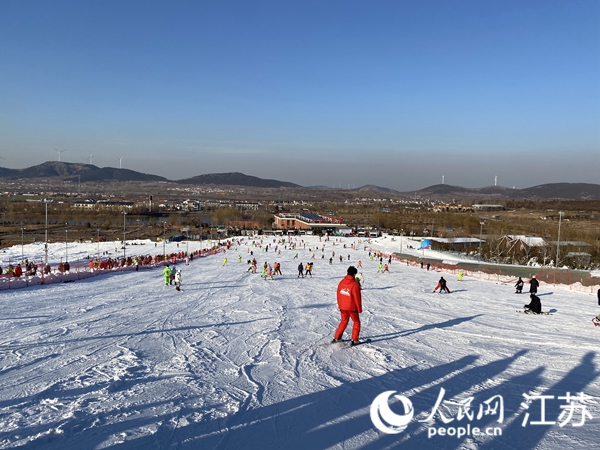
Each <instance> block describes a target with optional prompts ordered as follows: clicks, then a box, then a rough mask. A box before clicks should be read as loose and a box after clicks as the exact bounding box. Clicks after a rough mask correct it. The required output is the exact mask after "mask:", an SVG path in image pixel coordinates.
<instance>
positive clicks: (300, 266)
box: [296, 263, 304, 278]
mask: <svg viewBox="0 0 600 450" xmlns="http://www.w3.org/2000/svg"><path fill="white" fill-rule="evenodd" d="M300 277H302V278H304V266H303V265H302V263H300V264H298V276H297V277H296V278H300Z"/></svg>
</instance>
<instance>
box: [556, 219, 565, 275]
mask: <svg viewBox="0 0 600 450" xmlns="http://www.w3.org/2000/svg"><path fill="white" fill-rule="evenodd" d="M564 213H565V212H564V211H559V212H558V241H557V242H556V263H555V264H554V267H556V268H557V269H558V253H559V251H560V223H561V221H562V216H563V215H564Z"/></svg>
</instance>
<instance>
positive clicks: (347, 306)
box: [332, 266, 362, 345]
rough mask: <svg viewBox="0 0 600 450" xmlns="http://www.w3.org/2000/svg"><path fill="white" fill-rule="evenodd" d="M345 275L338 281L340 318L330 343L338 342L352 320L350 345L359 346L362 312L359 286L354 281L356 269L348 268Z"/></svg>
mask: <svg viewBox="0 0 600 450" xmlns="http://www.w3.org/2000/svg"><path fill="white" fill-rule="evenodd" d="M346 273H347V275H346V276H345V277H344V278H343V279H342V281H340V283H339V285H338V288H337V303H338V308H339V309H340V314H341V316H342V318H341V320H340V324H339V326H338V328H337V330H336V331H335V334H334V336H333V341H332V342H340V341H341V340H342V335H343V334H344V331H345V330H346V327H347V326H348V322H349V321H350V319H352V342H351V345H356V344H360V341H359V335H360V317H359V314H360V313H361V312H362V297H361V293H360V284H359V283H358V282H357V281H356V278H355V277H356V274H357V273H358V271H357V270H356V267H354V266H350V267H348V270H347V272H346Z"/></svg>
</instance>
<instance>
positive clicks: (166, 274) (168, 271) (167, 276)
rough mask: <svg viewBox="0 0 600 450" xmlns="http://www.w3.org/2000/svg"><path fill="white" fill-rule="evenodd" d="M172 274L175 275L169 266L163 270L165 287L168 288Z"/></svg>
mask: <svg viewBox="0 0 600 450" xmlns="http://www.w3.org/2000/svg"><path fill="white" fill-rule="evenodd" d="M172 273H173V271H172V270H171V268H170V267H169V265H168V264H167V266H166V267H165V268H164V269H163V275H164V277H165V286H168V285H169V284H170V280H171V274H172Z"/></svg>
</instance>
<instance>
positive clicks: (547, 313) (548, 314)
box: [517, 309, 553, 316]
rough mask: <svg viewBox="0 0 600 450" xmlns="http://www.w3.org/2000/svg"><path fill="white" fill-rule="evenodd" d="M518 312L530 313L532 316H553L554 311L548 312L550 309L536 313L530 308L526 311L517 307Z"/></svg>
mask: <svg viewBox="0 0 600 450" xmlns="http://www.w3.org/2000/svg"><path fill="white" fill-rule="evenodd" d="M517 312H518V313H523V314H530V315H532V316H552V315H553V313H551V312H548V311H542V312H541V313H539V314H536V313H534V312H531V311H529V310H527V311H526V310H524V309H517Z"/></svg>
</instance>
